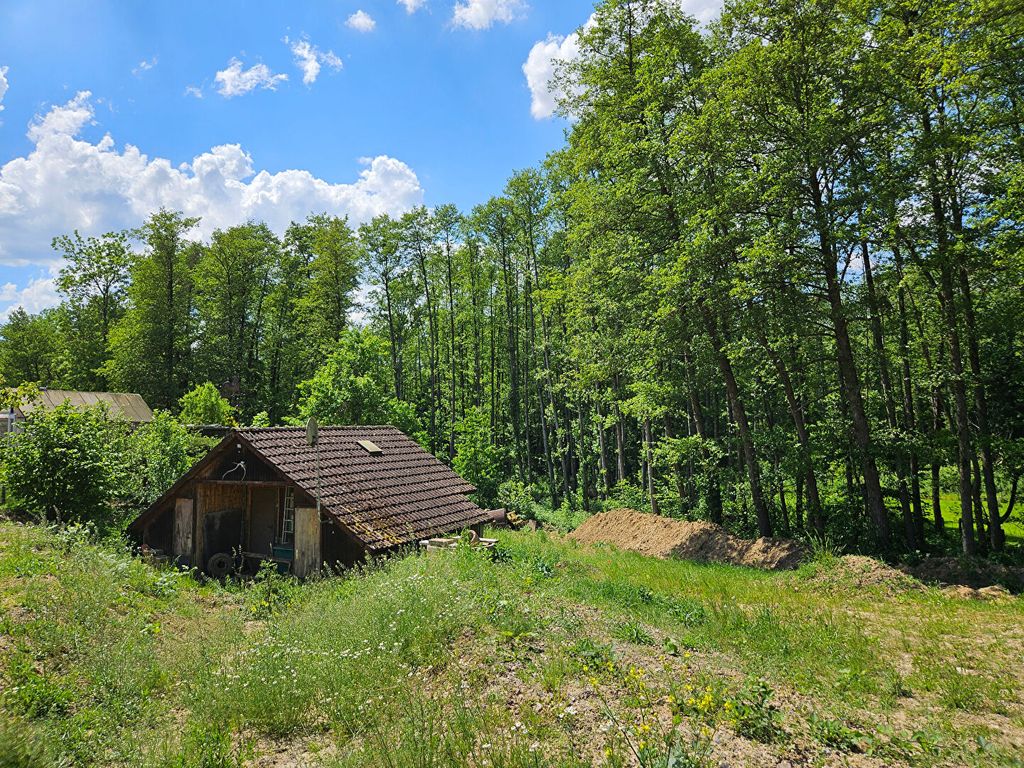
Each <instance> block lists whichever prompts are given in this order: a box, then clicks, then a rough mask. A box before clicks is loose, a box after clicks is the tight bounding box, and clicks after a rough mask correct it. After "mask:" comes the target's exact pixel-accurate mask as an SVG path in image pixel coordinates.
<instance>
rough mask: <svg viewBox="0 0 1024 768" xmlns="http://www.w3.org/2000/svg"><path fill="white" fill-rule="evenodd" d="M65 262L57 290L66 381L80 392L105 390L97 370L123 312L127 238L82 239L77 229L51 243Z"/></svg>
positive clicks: (128, 263) (103, 378) (100, 369)
mask: <svg viewBox="0 0 1024 768" xmlns="http://www.w3.org/2000/svg"><path fill="white" fill-rule="evenodd" d="M53 249H54V250H55V251H57V252H58V253H60V254H61V255H62V256H63V257H64V259H65V261H66V262H67V263H66V264H65V266H63V267H62V268H61V270H60V273H59V275H58V277H57V281H56V284H57V289H58V290H59V291H60V292H61V293H62V294H64V295H65V296H66V297H67V299H68V301H67V307H66V309H67V316H68V318H69V321H70V325H71V333H70V334H69V337H70V339H71V341H72V342H73V343H71V344H69V350H68V352H69V354H68V356H67V359H68V364H69V368H70V371H69V379H70V381H71V382H72V385H73V386H74V387H76V388H81V389H98V390H105V389H107V388H108V386H107V381H106V376H105V375H104V373H103V369H104V367H105V366H106V363H107V361H108V359H109V354H110V330H111V328H112V327H113V326H114V324H115V323H117V321H118V320H120V318H121V315H122V314H123V312H124V303H125V290H126V288H127V286H128V283H129V269H130V267H131V262H132V253H131V249H130V247H129V245H128V234H127V233H125V232H110V233H107V234H105V235H103V236H102V237H99V238H96V237H88V238H83V237H82V236H81V235H80V234H79V233H78V231H77V230H75V232H73V233H72V234H71V235H62V236H61V237H56V238H54V240H53Z"/></svg>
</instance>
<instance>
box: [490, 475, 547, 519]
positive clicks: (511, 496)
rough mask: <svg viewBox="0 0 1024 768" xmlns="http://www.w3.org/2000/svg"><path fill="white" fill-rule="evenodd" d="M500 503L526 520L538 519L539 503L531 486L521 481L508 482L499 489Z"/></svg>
mask: <svg viewBox="0 0 1024 768" xmlns="http://www.w3.org/2000/svg"><path fill="white" fill-rule="evenodd" d="M498 502H499V503H500V504H501V506H503V507H504V508H505V509H507V510H508V511H509V512H514V513H515V514H516V515H517V516H518V517H520V518H522V519H524V520H536V519H537V502H535V501H534V500H533V494H532V493H531V492H530V486H528V485H527V484H526V483H523V482H521V481H519V480H506V481H505V482H504V483H502V484H501V485H500V486H499V487H498Z"/></svg>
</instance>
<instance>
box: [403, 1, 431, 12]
mask: <svg viewBox="0 0 1024 768" xmlns="http://www.w3.org/2000/svg"><path fill="white" fill-rule="evenodd" d="M426 3H427V0H398V4H399V5H401V6H403V7H404V8H405V12H406V13H416V11H418V10H419V9H420V8H422V7H423V6H424V5H426Z"/></svg>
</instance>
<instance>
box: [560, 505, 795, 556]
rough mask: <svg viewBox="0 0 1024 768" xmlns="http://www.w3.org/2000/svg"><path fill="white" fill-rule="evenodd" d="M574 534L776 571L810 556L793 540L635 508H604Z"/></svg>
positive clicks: (652, 551) (653, 553) (648, 551)
mask: <svg viewBox="0 0 1024 768" xmlns="http://www.w3.org/2000/svg"><path fill="white" fill-rule="evenodd" d="M569 537H570V538H572V539H575V540H576V541H579V542H582V543H584V544H597V543H599V542H600V543H607V544H613V545H615V546H617V547H618V548H619V549H626V550H631V551H633V552H639V553H641V554H644V555H649V556H651V557H661V558H678V559H682V560H696V561H698V562H703V563H732V564H733V565H746V566H750V567H753V568H763V569H766V570H772V571H779V570H789V569H792V568H796V567H797V566H798V565H799V564H800V561H801V560H802V559H803V556H804V550H803V548H802V547H801V546H800V545H799V544H797V543H796V542H795V541H790V540H788V539H766V538H761V539H754V540H751V539H741V538H739V537H737V536H733V535H732V534H730V533H728V532H727V531H726V530H725V529H724V528H722V527H721V526H719V525H715V524H714V523H706V522H686V521H683V520H673V519H670V518H667V517H660V516H658V515H653V514H650V513H647V512H637V511H636V510H635V509H613V510H610V511H608V512H601V513H600V514H597V515H594V516H593V517H591V518H589V519H588V520H587V521H586V522H584V523H583V525H581V526H580V527H579V528H577V529H576V530H575V531H573V532H572V533H571V534H569Z"/></svg>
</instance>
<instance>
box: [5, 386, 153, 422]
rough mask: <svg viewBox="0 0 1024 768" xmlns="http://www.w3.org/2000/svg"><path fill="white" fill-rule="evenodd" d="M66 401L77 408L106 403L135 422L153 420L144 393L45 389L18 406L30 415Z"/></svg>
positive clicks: (114, 410)
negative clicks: (37, 409) (29, 400)
mask: <svg viewBox="0 0 1024 768" xmlns="http://www.w3.org/2000/svg"><path fill="white" fill-rule="evenodd" d="M65 401H67V402H70V403H71V405H73V406H75V407H76V408H84V407H86V406H89V405H96V404H97V403H106V404H107V405H108V406H109V407H110V412H111V413H112V414H114V415H116V416H123V417H124V418H125V419H127V420H128V421H130V422H132V423H134V424H146V423H149V422H150V421H152V420H153V411H151V410H150V408H149V406H148V405H146V401H145V400H143V399H142V395H135V394H130V393H123V392H76V391H74V390H70V389H44V390H41V391H40V392H39V400H38V401H37V402H26V403H22V404H21V405H20V406H18V410H19V411H21V412H22V413H23V414H24V415H25V416H28V415H29V414H30V413H32V411H34V410H35V409H36V408H43V409H44V410H48V411H49V410H52V409H54V408H56V407H57V406H58V405H60V404H61V403H64V402H65Z"/></svg>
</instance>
